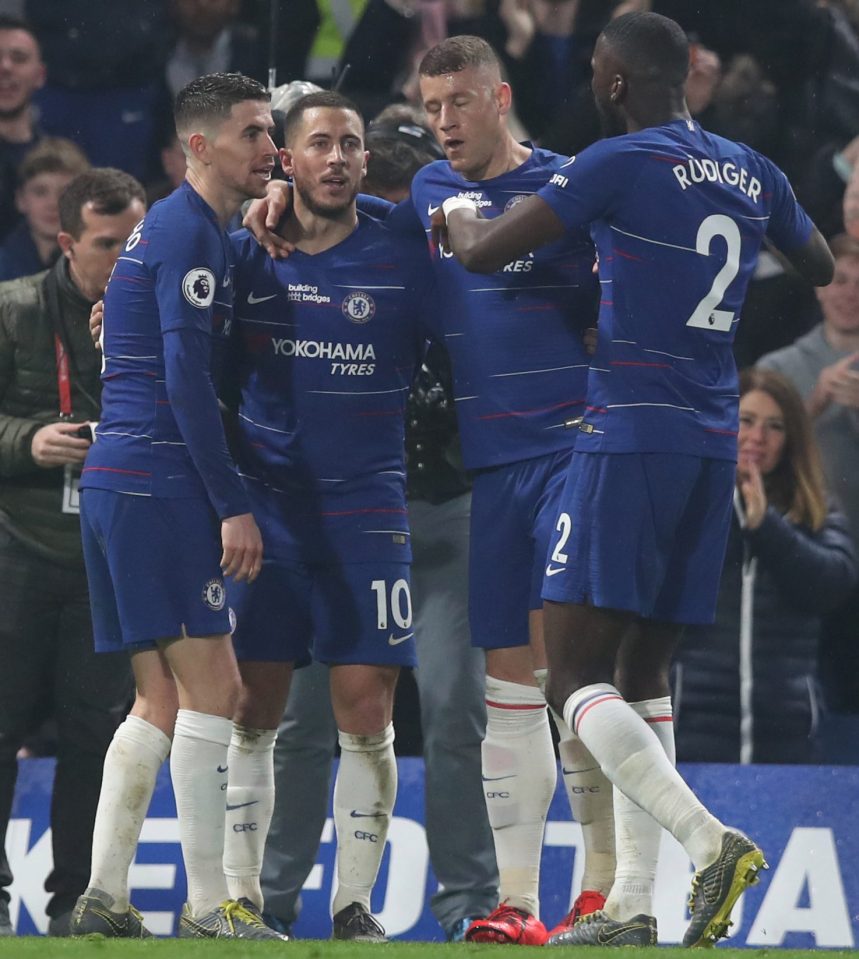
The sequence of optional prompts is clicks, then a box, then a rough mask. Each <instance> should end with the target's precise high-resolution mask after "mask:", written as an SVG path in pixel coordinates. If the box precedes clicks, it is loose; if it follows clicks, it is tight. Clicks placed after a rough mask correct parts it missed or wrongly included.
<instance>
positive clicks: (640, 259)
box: [614, 247, 644, 263]
mask: <svg viewBox="0 0 859 959" xmlns="http://www.w3.org/2000/svg"><path fill="white" fill-rule="evenodd" d="M614 252H615V253H617V255H618V256H622V257H623V258H624V259H625V260H638V262H639V263H643V262H644V257H643V256H635V254H634V253H626V252H625V251H624V250H619V249H618V248H617V247H615V248H614Z"/></svg>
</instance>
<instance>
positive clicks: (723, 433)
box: [704, 427, 737, 436]
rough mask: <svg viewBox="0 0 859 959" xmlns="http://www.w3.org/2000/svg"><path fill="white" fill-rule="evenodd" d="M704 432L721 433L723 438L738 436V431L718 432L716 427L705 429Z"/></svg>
mask: <svg viewBox="0 0 859 959" xmlns="http://www.w3.org/2000/svg"><path fill="white" fill-rule="evenodd" d="M704 432H705V433H721V434H722V436H736V435H737V431H736V430H717V429H716V428H715V427H710V428H707V427H705V428H704Z"/></svg>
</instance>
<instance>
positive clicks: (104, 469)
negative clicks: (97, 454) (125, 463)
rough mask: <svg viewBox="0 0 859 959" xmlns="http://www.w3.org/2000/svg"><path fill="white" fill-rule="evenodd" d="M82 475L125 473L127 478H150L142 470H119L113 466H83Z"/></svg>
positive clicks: (149, 474) (148, 474)
mask: <svg viewBox="0 0 859 959" xmlns="http://www.w3.org/2000/svg"><path fill="white" fill-rule="evenodd" d="M81 472H83V473H127V474H128V475H129V476H151V475H152V474H151V473H146V472H144V471H143V470H121V469H118V468H117V467H115V466H85V467H84V468H83V470H82V471H81Z"/></svg>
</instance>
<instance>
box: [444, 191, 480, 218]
mask: <svg viewBox="0 0 859 959" xmlns="http://www.w3.org/2000/svg"><path fill="white" fill-rule="evenodd" d="M441 208H442V211H443V213H444V218H445V220H446V219H447V218H448V217H449V216H450V214H451V213H452V212H453V211H454V210H474V212H475V213H476V212H477V204H476V203H475V202H474V200H469V199H467V198H466V197H464V196H449V197H448V198H447V199H446V200H445V201H444V203H442V205H441Z"/></svg>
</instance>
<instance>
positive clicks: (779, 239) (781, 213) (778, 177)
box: [759, 155, 814, 252]
mask: <svg viewBox="0 0 859 959" xmlns="http://www.w3.org/2000/svg"><path fill="white" fill-rule="evenodd" d="M759 156H760V155H759ZM760 161H761V165H762V168H763V172H764V175H765V177H766V187H765V190H766V192H768V193H769V194H770V197H771V199H770V219H769V223H768V224H767V236H768V237H769V238H770V239H771V240H772V241H773V243H775V245H776V246H777V247H778V248H779V249H780V250H784V251H785V252H787V251H788V250H795V249H797V248H798V247H801V246H804V245H805V243H806V242H807V241H808V238H809V237H810V236H811V231H812V229H813V228H814V224H813V223H812V222H811V218H810V217H809V215H808V214H807V213H806V212H805V210H803V208H802V207H801V206H800V205H799V203H798V202H797V199H796V197H795V196H794V193H793V188H792V187H791V185H790V182H789V181H788V179H787V177H786V176H785V175H784V173H782V171H781V170H780V169H779V168H778V167H777V166H776V165H775V164H774V163H773V162H772V161H771V160H768V159H767V158H766V157H763V156H760Z"/></svg>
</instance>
